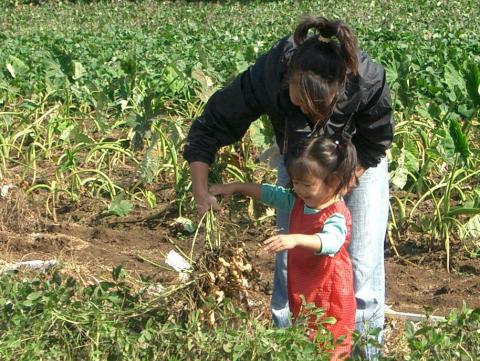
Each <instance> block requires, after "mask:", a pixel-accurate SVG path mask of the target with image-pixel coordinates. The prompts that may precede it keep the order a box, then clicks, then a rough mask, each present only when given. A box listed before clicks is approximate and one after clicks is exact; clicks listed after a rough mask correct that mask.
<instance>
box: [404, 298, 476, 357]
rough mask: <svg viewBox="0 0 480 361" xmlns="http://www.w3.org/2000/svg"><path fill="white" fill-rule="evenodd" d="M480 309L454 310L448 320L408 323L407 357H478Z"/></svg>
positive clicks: (406, 331)
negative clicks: (418, 323)
mask: <svg viewBox="0 0 480 361" xmlns="http://www.w3.org/2000/svg"><path fill="white" fill-rule="evenodd" d="M479 330H480V309H478V308H477V309H474V310H471V309H467V308H465V306H464V308H463V309H462V310H461V311H452V312H451V313H450V315H449V316H448V317H447V319H446V320H445V321H440V322H439V323H437V324H432V323H430V322H428V321H427V322H423V323H422V324H421V325H420V326H419V327H417V328H416V327H414V325H412V324H411V323H408V324H407V326H406V329H405V335H406V337H407V341H408V345H409V348H410V351H411V352H410V353H409V355H406V356H405V357H404V359H405V360H442V361H444V360H445V361H446V360H477V359H478V358H479V357H480V333H479Z"/></svg>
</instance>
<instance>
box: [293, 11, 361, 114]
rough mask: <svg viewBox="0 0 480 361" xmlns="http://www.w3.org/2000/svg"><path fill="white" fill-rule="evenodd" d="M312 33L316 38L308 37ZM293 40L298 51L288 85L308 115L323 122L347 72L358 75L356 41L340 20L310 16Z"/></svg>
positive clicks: (295, 54) (331, 107) (300, 26)
mask: <svg viewBox="0 0 480 361" xmlns="http://www.w3.org/2000/svg"><path fill="white" fill-rule="evenodd" d="M310 30H313V31H314V35H309V32H310ZM293 39H294V42H295V45H296V46H297V50H296V51H295V53H294V55H293V56H292V59H291V61H290V63H289V68H288V77H287V83H288V85H289V86H290V87H293V89H295V91H296V92H298V96H299V98H300V99H301V102H302V108H304V109H307V112H308V114H307V116H308V117H309V118H310V119H311V120H312V121H313V122H315V123H317V122H319V121H324V120H326V118H328V116H329V115H330V113H331V110H332V109H333V107H334V105H335V101H336V98H337V93H338V91H339V89H340V88H341V87H342V85H343V83H344V82H345V79H346V76H347V73H348V72H350V73H352V74H353V75H356V74H357V73H358V60H357V38H356V36H355V33H354V32H353V30H352V29H350V28H349V27H348V26H347V25H345V24H344V23H342V22H340V21H330V20H327V19H325V18H323V17H307V18H305V19H304V20H303V21H302V22H301V23H300V24H298V26H297V29H296V30H295V33H294V35H293Z"/></svg>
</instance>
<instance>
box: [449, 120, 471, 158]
mask: <svg viewBox="0 0 480 361" xmlns="http://www.w3.org/2000/svg"><path fill="white" fill-rule="evenodd" d="M448 130H449V133H450V136H451V137H452V139H453V143H454V145H455V151H456V152H457V153H459V154H460V155H461V156H462V157H463V159H465V160H466V159H467V158H468V156H469V153H470V152H469V150H468V142H467V137H466V136H465V134H463V132H462V128H461V127H460V124H459V123H458V121H456V120H455V119H451V120H450V126H449V129H448Z"/></svg>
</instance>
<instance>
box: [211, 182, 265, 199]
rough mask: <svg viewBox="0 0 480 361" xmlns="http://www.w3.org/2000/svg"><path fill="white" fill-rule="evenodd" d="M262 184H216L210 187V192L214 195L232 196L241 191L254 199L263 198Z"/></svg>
mask: <svg viewBox="0 0 480 361" xmlns="http://www.w3.org/2000/svg"><path fill="white" fill-rule="evenodd" d="M261 189H262V188H261V185H260V184H255V183H239V182H236V183H229V184H214V185H212V186H211V187H210V193H211V194H213V195H214V196H218V195H220V194H221V195H224V196H230V195H232V194H233V193H241V194H243V195H244V196H247V197H251V198H254V199H260V198H261V193H262V191H261Z"/></svg>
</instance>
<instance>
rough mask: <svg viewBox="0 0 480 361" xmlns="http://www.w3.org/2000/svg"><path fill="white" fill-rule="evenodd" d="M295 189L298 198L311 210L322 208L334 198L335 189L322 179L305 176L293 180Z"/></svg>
mask: <svg viewBox="0 0 480 361" xmlns="http://www.w3.org/2000/svg"><path fill="white" fill-rule="evenodd" d="M292 184H293V189H294V190H295V193H296V195H297V196H298V197H300V198H301V199H302V200H303V201H304V202H305V204H306V205H307V206H308V207H310V208H321V206H322V205H323V204H325V203H327V202H328V201H329V200H331V199H332V198H333V193H334V192H333V191H334V190H333V189H332V188H331V187H329V186H328V185H327V184H326V183H325V182H324V181H323V180H322V179H321V178H318V177H314V176H305V177H302V178H301V179H298V178H293V179H292Z"/></svg>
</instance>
